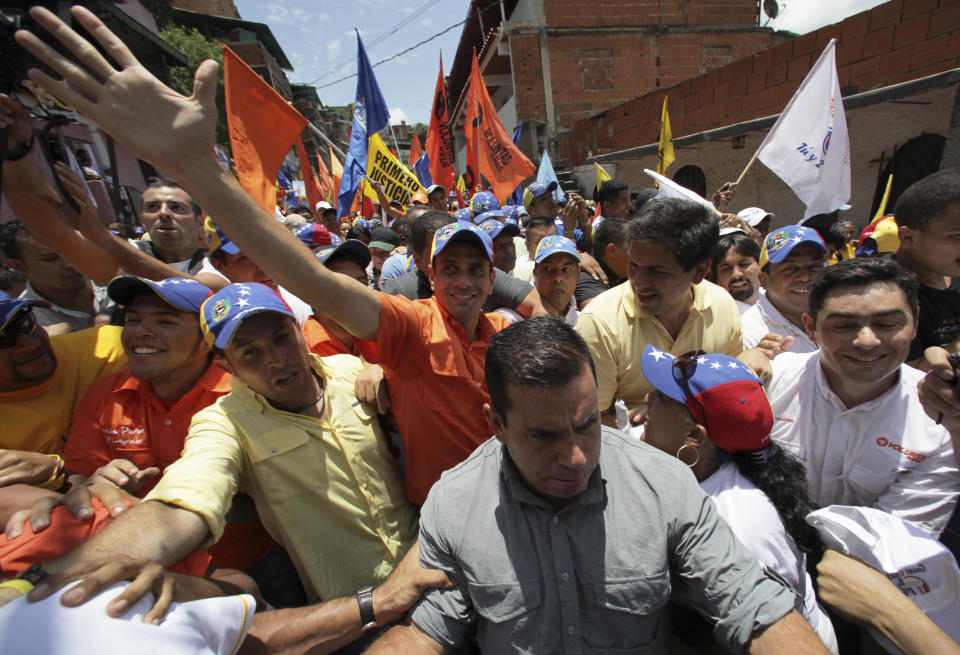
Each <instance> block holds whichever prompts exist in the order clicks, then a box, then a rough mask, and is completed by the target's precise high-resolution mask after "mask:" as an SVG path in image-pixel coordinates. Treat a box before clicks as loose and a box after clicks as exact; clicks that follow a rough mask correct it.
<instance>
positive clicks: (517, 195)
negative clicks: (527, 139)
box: [511, 121, 524, 205]
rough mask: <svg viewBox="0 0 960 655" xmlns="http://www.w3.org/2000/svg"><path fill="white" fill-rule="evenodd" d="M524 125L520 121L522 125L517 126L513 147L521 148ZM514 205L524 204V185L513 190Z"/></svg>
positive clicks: (519, 185) (514, 132)
mask: <svg viewBox="0 0 960 655" xmlns="http://www.w3.org/2000/svg"><path fill="white" fill-rule="evenodd" d="M523 123H524V121H520V124H519V125H517V126H516V127H515V128H514V130H513V138H512V139H511V140H512V141H513V145H515V146H518V147H519V146H520V135H521V134H523ZM513 204H515V205H522V204H523V185H522V184H518V185H517V188H516V189H514V190H513Z"/></svg>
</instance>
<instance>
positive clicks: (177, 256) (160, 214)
mask: <svg viewBox="0 0 960 655" xmlns="http://www.w3.org/2000/svg"><path fill="white" fill-rule="evenodd" d="M141 203H142V208H141V210H140V220H141V221H142V222H143V227H145V228H146V230H147V234H148V235H149V236H150V238H149V240H146V239H140V240H138V241H134V242H133V245H135V246H136V247H137V248H139V249H140V250H142V251H144V252H146V253H148V254H150V255H152V256H153V257H156V258H157V259H159V260H160V261H162V262H164V263H166V264H169V265H170V266H172V267H173V268H174V269H176V270H178V271H180V272H182V273H189V274H191V275H195V274H196V273H199V272H200V268H201V266H202V265H203V257H204V255H205V254H206V253H205V252H204V251H203V248H201V247H200V240H201V237H202V236H203V223H202V221H203V214H202V213H201V210H200V205H198V204H197V203H196V201H195V200H194V199H193V197H192V196H191V195H190V194H189V193H187V191H186V190H185V189H184V188H183V187H182V186H180V183H179V182H175V181H174V180H167V179H159V180H153V181H152V182H150V184H148V185H147V188H146V189H144V191H143V196H142V199H141Z"/></svg>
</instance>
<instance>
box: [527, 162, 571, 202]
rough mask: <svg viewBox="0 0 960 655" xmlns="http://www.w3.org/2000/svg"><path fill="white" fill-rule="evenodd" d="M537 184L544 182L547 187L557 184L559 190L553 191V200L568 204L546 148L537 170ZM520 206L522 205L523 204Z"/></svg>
mask: <svg viewBox="0 0 960 655" xmlns="http://www.w3.org/2000/svg"><path fill="white" fill-rule="evenodd" d="M537 182H542V183H543V184H547V185H549V184H550V183H551V182H556V183H557V188H555V189H554V190H553V199H554V200H556V201H557V202H560V203H565V202H567V196H565V195H564V193H563V190H562V189H561V188H560V180H558V179H557V174H556V173H555V172H554V170H553V163H552V162H551V161H550V153H548V152H547V149H546V148H544V149H543V154H541V155H540V166H539V167H538V168H537ZM520 204H521V205H522V204H523V202H521V203H520Z"/></svg>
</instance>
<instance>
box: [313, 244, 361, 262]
mask: <svg viewBox="0 0 960 655" xmlns="http://www.w3.org/2000/svg"><path fill="white" fill-rule="evenodd" d="M316 254H317V259H319V260H320V261H321V262H323V263H326V262H327V260H328V259H330V258H331V257H333V256H334V255H352V256H354V257H356V258H357V260H358V262H357V263H358V264H360V265H361V267H362V268H366V267H367V266H368V265H369V264H370V248H368V247H367V244H365V243H364V242H363V241H360V239H347V240H345V241H341V242H340V243H339V244H337V245H335V246H327V247H326V248H321V249H320V250H318V251H317V253H316Z"/></svg>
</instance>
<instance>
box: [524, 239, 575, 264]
mask: <svg viewBox="0 0 960 655" xmlns="http://www.w3.org/2000/svg"><path fill="white" fill-rule="evenodd" d="M557 253H565V254H567V255H570V256H571V257H573V258H574V259H576V260H577V261H580V255H579V254H577V247H576V246H575V245H573V241H571V240H570V239H568V238H566V237H562V236H559V235H557V234H551V235H550V236H548V237H543V238H542V239H540V243H539V244H537V252H536V255H535V256H534V260H533V261H534V262H535V263H537V264H539V263H540V262H542V261H543V260H544V259H546V258H547V257H549V256H550V255H556V254H557Z"/></svg>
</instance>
